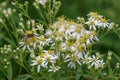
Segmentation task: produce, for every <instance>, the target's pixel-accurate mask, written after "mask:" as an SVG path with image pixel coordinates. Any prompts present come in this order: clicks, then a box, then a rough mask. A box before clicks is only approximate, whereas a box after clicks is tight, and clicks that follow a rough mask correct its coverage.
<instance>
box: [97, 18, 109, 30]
mask: <svg viewBox="0 0 120 80" xmlns="http://www.w3.org/2000/svg"><path fill="white" fill-rule="evenodd" d="M99 26H101V27H104V28H111V24H110V23H109V22H107V20H106V19H105V18H102V19H101V21H100V22H99Z"/></svg>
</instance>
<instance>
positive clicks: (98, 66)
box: [95, 60, 105, 69]
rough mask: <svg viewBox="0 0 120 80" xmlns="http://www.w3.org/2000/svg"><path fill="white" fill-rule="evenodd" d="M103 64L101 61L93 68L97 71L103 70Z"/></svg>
mask: <svg viewBox="0 0 120 80" xmlns="http://www.w3.org/2000/svg"><path fill="white" fill-rule="evenodd" d="M104 64H105V63H104V62H103V60H100V61H99V62H98V63H97V64H96V65H95V68H96V69H98V68H103V67H104Z"/></svg>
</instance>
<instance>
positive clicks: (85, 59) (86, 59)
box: [82, 53, 91, 64]
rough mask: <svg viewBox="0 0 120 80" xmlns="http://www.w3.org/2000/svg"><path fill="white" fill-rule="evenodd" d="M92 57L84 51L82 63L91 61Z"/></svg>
mask: <svg viewBox="0 0 120 80" xmlns="http://www.w3.org/2000/svg"><path fill="white" fill-rule="evenodd" d="M90 59H91V57H90V56H89V53H83V58H82V63H83V64H84V63H86V64H88V63H90V62H89V60H90Z"/></svg>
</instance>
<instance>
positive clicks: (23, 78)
mask: <svg viewBox="0 0 120 80" xmlns="http://www.w3.org/2000/svg"><path fill="white" fill-rule="evenodd" d="M29 79H33V78H32V77H31V76H30V75H28V74H23V75H19V76H18V77H17V78H15V80H29ZM33 80H34V79H33Z"/></svg>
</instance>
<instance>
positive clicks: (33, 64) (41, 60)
mask: <svg viewBox="0 0 120 80" xmlns="http://www.w3.org/2000/svg"><path fill="white" fill-rule="evenodd" d="M35 65H37V66H38V67H37V72H40V68H41V66H42V67H44V68H46V67H47V66H46V65H45V64H44V63H43V59H42V58H41V57H40V56H37V57H36V60H32V64H31V66H35Z"/></svg>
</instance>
